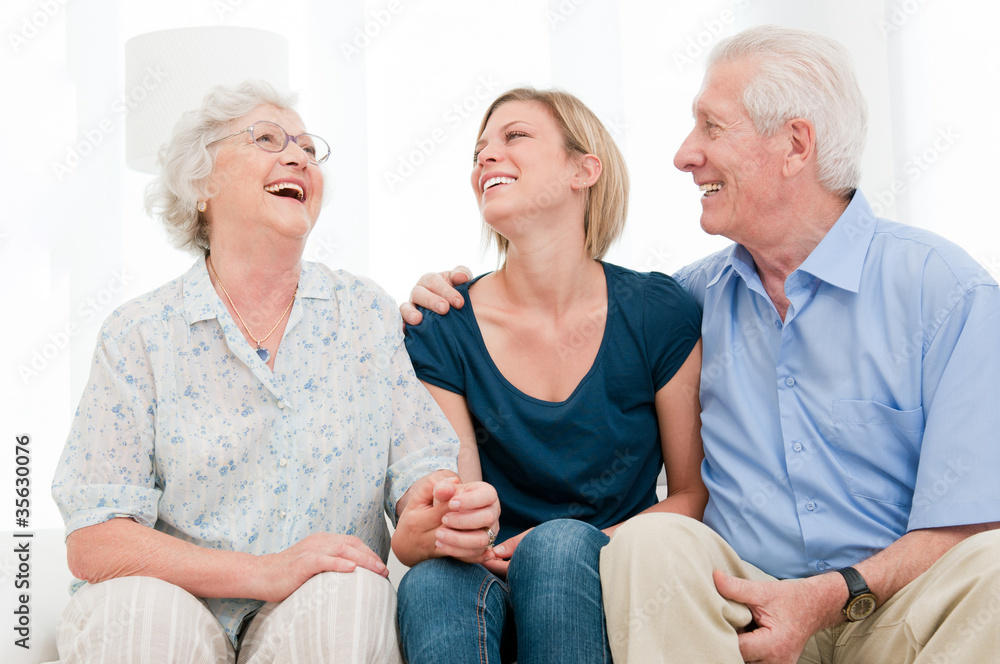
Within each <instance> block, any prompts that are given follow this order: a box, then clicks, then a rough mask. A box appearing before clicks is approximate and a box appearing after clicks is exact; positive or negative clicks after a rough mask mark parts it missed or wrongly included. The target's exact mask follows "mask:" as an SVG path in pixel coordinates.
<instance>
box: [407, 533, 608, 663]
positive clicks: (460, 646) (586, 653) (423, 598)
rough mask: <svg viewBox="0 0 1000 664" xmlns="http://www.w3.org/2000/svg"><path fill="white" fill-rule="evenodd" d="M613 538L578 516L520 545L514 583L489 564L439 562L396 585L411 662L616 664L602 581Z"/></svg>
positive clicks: (512, 562)
mask: <svg viewBox="0 0 1000 664" xmlns="http://www.w3.org/2000/svg"><path fill="white" fill-rule="evenodd" d="M607 543H608V536H607V535H605V534H604V533H602V532H601V531H600V530H598V529H597V528H595V527H593V526H591V525H589V524H586V523H583V522H582V521H576V520H573V519H558V520H556V521H549V522H547V523H543V524H542V525H540V526H538V527H537V528H535V529H534V530H532V531H531V532H530V533H528V534H527V535H526V536H525V537H524V539H522V540H521V542H520V544H518V546H517V549H516V550H515V551H514V556H513V557H512V558H511V560H510V567H509V568H508V571H507V581H506V582H504V581H503V580H502V579H500V578H499V577H497V576H495V575H494V574H492V573H491V572H489V571H488V570H487V569H486V568H485V567H483V566H482V565H469V564H466V563H462V562H459V561H457V560H454V559H453V558H434V559H431V560H425V561H424V562H422V563H419V564H417V565H415V566H414V567H413V568H412V569H410V571H409V572H407V573H406V575H405V576H404V577H403V579H402V581H401V582H400V584H399V592H398V600H397V601H398V607H399V630H400V644H401V645H402V648H403V656H404V657H405V658H406V660H407V662H409V664H424V663H425V662H426V663H434V664H437V663H439V662H443V661H447V662H456V663H458V664H465V663H468V664H487V663H489V664H500V662H511V661H513V660H514V659H515V657H516V659H517V662H518V664H541V663H544V664H555V663H558V662H567V663H572V664H585V663H588V662H602V663H606V662H610V661H611V650H610V648H609V646H608V634H607V628H606V627H605V625H604V604H603V601H602V598H601V575H600V572H599V571H598V562H599V561H600V552H601V548H602V547H603V546H604V545H605V544H607Z"/></svg>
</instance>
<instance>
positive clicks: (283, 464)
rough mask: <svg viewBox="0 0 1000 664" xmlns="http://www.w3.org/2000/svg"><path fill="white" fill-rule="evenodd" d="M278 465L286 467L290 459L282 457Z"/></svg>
mask: <svg viewBox="0 0 1000 664" xmlns="http://www.w3.org/2000/svg"><path fill="white" fill-rule="evenodd" d="M278 465H279V466H281V467H282V468H284V467H285V466H287V465H288V459H282V460H281V461H279V462H278Z"/></svg>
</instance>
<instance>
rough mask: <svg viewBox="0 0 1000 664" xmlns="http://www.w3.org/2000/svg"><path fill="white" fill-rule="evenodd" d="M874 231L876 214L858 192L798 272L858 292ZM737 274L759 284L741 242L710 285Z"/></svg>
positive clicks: (752, 263)
mask: <svg viewBox="0 0 1000 664" xmlns="http://www.w3.org/2000/svg"><path fill="white" fill-rule="evenodd" d="M874 233H875V213H874V212H872V209H871V206H870V205H869V204H868V201H867V200H866V199H865V197H864V195H863V194H862V193H861V192H860V191H856V192H855V193H854V197H853V198H852V199H851V202H850V204H849V205H848V206H847V209H845V210H844V212H843V214H841V215H840V218H839V219H837V222H836V223H835V224H834V225H833V227H832V228H831V229H830V230H829V231H828V232H827V234H826V236H825V237H824V238H823V239H822V240H821V241H820V243H819V244H818V245H816V248H815V249H813V251H812V253H811V254H809V256H808V257H807V258H806V260H805V261H803V263H802V265H800V266H799V267H798V269H797V270H796V272H804V273H807V274H809V275H812V276H813V277H815V278H817V279H820V280H821V281H825V282H826V283H828V284H831V285H833V286H836V287H837V288H841V289H844V290H847V291H851V292H853V293H857V292H858V288H859V287H860V285H861V272H862V269H863V267H864V263H865V257H866V256H867V255H868V248H869V246H870V245H871V241H872V236H873V235H874ZM734 274H736V275H739V276H740V277H742V278H743V280H744V281H745V282H747V284H748V285H750V286H751V288H753V287H754V286H756V285H758V284H760V278H759V277H758V276H757V270H756V266H755V264H754V260H753V256H751V255H750V252H749V251H748V250H747V249H746V247H744V246H743V245H741V244H734V245H733V246H732V247H731V248H730V251H729V255H728V256H727V257H726V260H725V262H724V263H723V264H722V269H721V270H719V273H718V274H717V275H715V277H714V278H713V279H712V280H711V281H709V283H708V287H709V288H711V287H712V286H714V285H716V284H719V283H724V282H726V281H728V280H729V279H731V278H732V276H733V275H734Z"/></svg>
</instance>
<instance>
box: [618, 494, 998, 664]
mask: <svg viewBox="0 0 1000 664" xmlns="http://www.w3.org/2000/svg"><path fill="white" fill-rule="evenodd" d="M715 569H721V570H722V571H724V572H726V573H728V574H730V575H733V576H738V577H742V578H745V579H753V580H765V579H771V578H773V577H770V576H768V575H767V574H765V573H764V572H762V571H760V570H759V569H757V568H756V567H754V566H753V565H750V564H748V563H746V562H744V561H742V560H740V558H739V556H737V555H736V552H735V551H733V549H732V548H731V547H730V546H729V545H728V544H726V542H725V541H724V540H723V539H722V538H721V537H719V536H718V535H717V534H716V533H715V532H714V531H713V530H711V529H710V528H708V527H707V526H705V525H704V524H702V523H700V522H698V521H695V520H694V519H688V518H686V517H681V516H677V515H674V514H649V515H643V516H638V517H635V518H633V519H631V520H630V521H628V522H627V523H626V524H625V525H623V526H621V527H620V528H619V529H618V530H617V531H616V532H615V535H614V537H612V538H611V543H610V544H608V546H606V547H604V550H603V552H602V553H601V585H602V589H603V593H604V606H605V611H606V614H607V625H608V636H609V639H610V642H611V651H612V654H613V655H614V660H615V662H616V663H617V664H629V663H635V662H641V663H642V664H651V663H653V662H685V663H687V662H697V663H698V664H710V663H715V662H719V663H726V664H730V663H731V664H736V663H739V662H742V661H743V659H742V657H741V656H740V651H739V647H738V644H737V636H736V631H735V629H736V628H737V627H742V626H744V625H746V624H748V623H749V622H750V619H751V616H750V611H749V609H747V608H746V606H744V605H742V604H738V603H736V602H731V601H729V600H726V599H723V598H722V596H721V595H719V593H718V591H717V590H716V588H715V583H714V581H713V580H712V571H713V570H715ZM998 661H1000V531H990V532H985V533H980V534H978V535H975V536H973V537H970V538H968V539H966V540H965V541H963V542H961V543H960V544H958V545H957V546H955V547H954V548H952V549H951V550H950V551H949V552H948V553H946V554H945V555H944V556H942V557H941V558H940V559H939V560H938V561H937V562H936V563H935V564H934V565H932V566H931V568H930V569H928V570H927V572H925V573H924V574H922V575H921V576H920V577H918V578H917V579H915V580H914V581H912V582H911V583H910V584H909V585H907V586H906V587H904V588H903V589H901V590H900V591H899V592H897V593H896V594H895V595H893V596H892V597H891V598H890V599H889V600H888V601H887V602H885V604H883V605H882V606H880V607H879V608H878V610H877V611H876V612H875V613H874V614H872V615H871V616H869V617H868V618H867V619H865V620H863V621H861V622H857V623H842V624H841V625H838V626H836V627H832V628H830V629H825V630H821V631H820V632H818V633H817V634H816V635H815V636H814V637H813V638H812V639H810V641H809V643H808V645H807V647H806V649H805V652H804V653H803V654H802V656H801V658H800V659H799V662H800V664H819V663H822V664H904V663H905V664H910V663H914V664H948V663H951V662H954V663H956V664H957V663H958V662H970V663H974V664H980V663H983V662H998Z"/></svg>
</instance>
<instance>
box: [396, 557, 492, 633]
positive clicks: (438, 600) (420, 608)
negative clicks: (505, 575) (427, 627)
mask: <svg viewBox="0 0 1000 664" xmlns="http://www.w3.org/2000/svg"><path fill="white" fill-rule="evenodd" d="M501 584H502V582H501V581H500V579H498V578H497V577H496V576H494V575H493V574H492V573H490V572H489V571H488V570H487V569H486V568H485V567H483V566H482V565H471V564H468V563H463V562H460V561H458V560H455V559H454V558H432V559H430V560H425V561H423V562H420V563H418V564H416V565H414V566H413V567H411V568H410V569H409V571H407V572H406V574H405V575H404V576H403V579H402V580H401V581H400V582H399V590H398V611H399V618H400V621H409V620H417V621H422V620H424V619H427V618H429V617H430V616H432V615H438V614H442V613H450V612H452V611H453V610H458V611H462V610H465V609H474V607H475V606H480V605H481V606H483V607H486V608H489V607H490V606H491V603H497V602H499V603H502V602H503V598H502V596H501V595H502V593H497V592H495V591H496V590H497V589H499V588H501Z"/></svg>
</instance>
